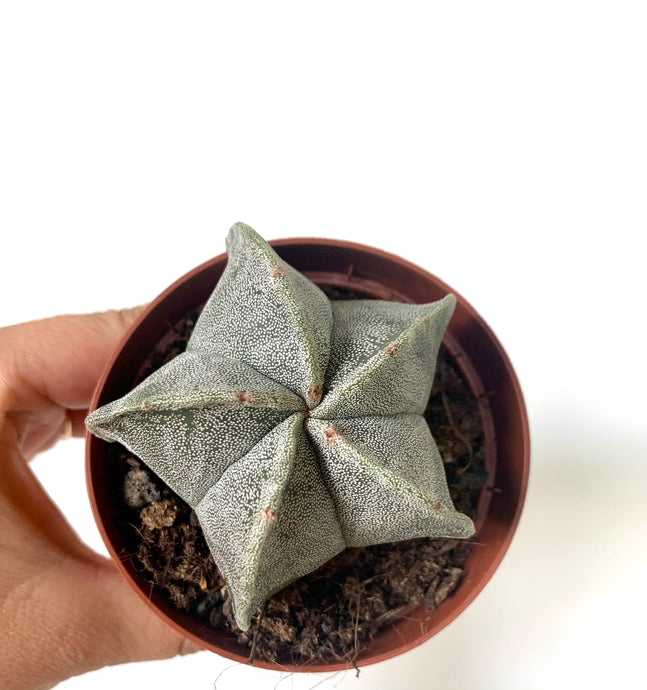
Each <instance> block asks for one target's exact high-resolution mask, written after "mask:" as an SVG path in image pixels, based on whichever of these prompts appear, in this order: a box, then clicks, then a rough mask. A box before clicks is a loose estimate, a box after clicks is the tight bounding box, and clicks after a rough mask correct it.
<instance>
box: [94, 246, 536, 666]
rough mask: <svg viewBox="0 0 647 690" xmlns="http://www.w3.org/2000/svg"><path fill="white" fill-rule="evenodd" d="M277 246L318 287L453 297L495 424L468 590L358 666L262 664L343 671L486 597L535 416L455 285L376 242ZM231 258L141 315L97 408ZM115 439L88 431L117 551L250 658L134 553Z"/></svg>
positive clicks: (410, 297) (165, 606) (132, 579)
mask: <svg viewBox="0 0 647 690" xmlns="http://www.w3.org/2000/svg"><path fill="white" fill-rule="evenodd" d="M270 244H271V245H272V246H273V247H274V249H275V250H276V251H277V253H278V254H279V255H280V256H281V257H282V258H283V259H284V260H285V261H287V262H288V263H289V264H291V265H292V266H294V268H296V269H297V270H299V271H301V272H302V273H304V274H305V275H306V276H307V277H308V278H310V279H311V280H312V281H313V282H315V283H317V284H318V285H329V286H334V287H337V288H344V289H349V290H353V291H355V292H358V293H362V294H363V295H365V296H366V297H367V298H370V299H387V300H393V301H401V302H409V303H426V302H432V301H435V300H438V299H440V298H442V297H443V296H445V295H446V294H447V293H449V292H452V293H453V294H454V295H456V299H457V304H456V310H455V312H454V315H453V317H452V319H451V321H450V323H449V327H448V330H447V332H446V334H445V337H444V339H443V345H444V347H445V348H446V349H447V351H448V352H449V353H450V354H451V355H452V356H453V358H454V360H455V362H456V364H457V366H458V367H459V369H460V371H461V373H462V374H463V377H464V378H465V380H466V381H467V383H468V385H469V387H470V388H471V390H472V392H473V393H474V395H475V396H476V397H477V399H478V403H479V408H480V412H481V417H482V420H483V428H484V445H485V466H486V469H487V471H488V479H487V483H486V485H485V486H484V487H483V488H482V489H481V491H480V494H479V499H478V512H477V518H476V521H475V524H476V529H477V532H476V535H475V536H474V540H475V541H477V542H478V544H479V546H478V548H473V549H472V550H471V552H470V554H469V556H468V558H467V561H466V562H465V566H464V575H463V579H462V582H461V583H460V585H459V586H458V588H457V590H456V591H455V592H454V593H453V594H452V595H451V596H450V597H449V598H448V599H447V600H445V601H444V602H443V603H442V604H441V605H440V606H439V607H438V608H437V609H435V610H434V611H427V610H426V609H425V608H424V607H423V606H421V605H420V606H416V607H413V606H412V610H410V611H408V612H407V615H406V618H400V619H397V620H395V621H393V622H392V623H391V624H390V625H389V626H388V627H387V628H385V629H384V630H383V631H382V632H381V633H379V634H378V635H376V637H375V638H374V639H373V640H371V641H370V643H368V645H367V646H366V647H365V648H364V649H362V650H361V651H360V653H359V655H358V656H357V658H356V659H355V660H354V664H353V663H351V662H342V661H337V660H331V661H330V662H329V663H316V664H308V665H295V664H293V663H290V661H289V660H285V663H283V660H281V659H280V660H279V661H280V662H281V663H280V664H278V663H276V664H274V663H269V662H265V661H262V660H255V661H254V665H256V666H258V667H261V668H268V669H275V670H281V671H307V672H320V671H337V670H342V669H347V668H352V667H353V665H358V666H364V665H367V664H372V663H376V662H378V661H383V660H385V659H389V658H391V657H393V656H396V655H398V654H401V653H403V652H406V651H408V650H410V649H412V648H413V647H416V646H417V645H419V644H421V643H423V642H425V641H426V640H428V639H429V638H431V637H432V636H433V635H435V634H436V633H437V632H439V631H440V630H442V628H444V627H445V626H446V625H448V624H449V623H450V622H451V621H452V620H454V619H455V618H456V617H457V616H458V615H459V614H460V613H461V612H462V611H464V610H465V608H466V607H467V606H469V604H470V603H471V602H472V601H473V600H474V599H475V598H476V596H477V595H478V594H479V592H481V590H482V589H483V587H484V586H485V585H486V583H487V582H488V580H489V579H490V578H491V577H492V575H493V574H494V572H495V571H496V569H497V568H498V566H499V564H500V563H501V560H502V559H503V556H504V555H505V553H506V551H507V549H508V547H509V545H510V542H511V540H512V537H513V535H514V532H515V530H516V527H517V524H518V522H519V518H520V515H521V510H522V507H523V503H524V498H525V494H526V487H527V483H528V471H529V462H530V442H529V430H528V420H527V416H526V410H525V405H524V401H523V397H522V394H521V389H520V386H519V383H518V381H517V377H516V375H515V373H514V370H513V368H512V365H511V364H510V361H509V359H508V357H507V355H506V354H505V352H504V350H503V348H502V347H501V345H500V343H499V341H498V340H497V338H496V336H495V335H494V333H493V332H492V331H491V330H490V328H489V327H488V326H487V324H486V323H485V322H484V321H483V319H482V318H481V317H480V316H479V315H478V314H477V313H476V311H475V310H474V309H473V308H472V307H471V306H470V304H469V303H468V302H467V301H466V300H465V299H464V298H463V297H461V296H460V295H459V294H458V293H457V292H456V291H455V290H453V289H452V288H450V287H449V286H448V285H446V284H445V283H444V282H442V281H441V280H439V279H438V278H436V277H435V276H433V275H431V274H430V273H428V272H426V271H424V270H423V269H421V268H420V267H418V266H416V265H414V264H412V263H409V262H408V261H405V260H403V259H401V258H399V257H397V256H394V255H392V254H387V253H386V252H383V251H380V250H378V249H374V248H372V247H369V246H365V245H361V244H356V243H352V242H343V241H339V240H327V239H318V238H295V239H282V240H275V241H273V242H270ZM226 263H227V256H226V254H221V255H219V256H217V257H215V258H214V259H212V260H210V261H207V262H206V263H204V264H202V265H201V266H198V267H197V268H195V269H194V270H193V271H190V272H189V273H187V274H186V275H185V276H183V277H182V278H180V279H179V280H177V281H176V282H175V283H174V284H173V285H171V286H170V287H169V288H168V289H167V290H165V291H164V292H163V293H162V294H161V295H159V297H157V298H156V299H155V300H154V301H153V302H151V304H149V305H148V306H147V307H146V309H145V310H144V311H143V312H142V313H141V314H140V316H139V318H138V319H137V321H136V322H135V323H134V324H133V325H132V327H131V328H130V330H129V332H128V333H127V334H126V335H125V336H124V338H123V340H122V342H121V343H120V345H119V346H118V348H117V349H116V350H115V352H114V354H113V355H112V357H111V359H110V361H109V362H108V364H107V366H106V369H105V371H104V372H103V375H102V377H101V379H100V381H99V384H98V386H97V389H96V391H95V393H94V397H93V400H92V404H91V410H94V409H96V408H97V407H99V406H101V405H103V404H105V403H107V402H109V401H111V400H114V399H116V398H119V397H121V396H122V395H124V394H125V393H127V392H128V391H129V390H131V389H132V387H133V384H134V382H135V380H136V378H137V376H138V373H139V372H140V370H141V369H142V367H143V365H144V364H145V362H146V360H147V359H148V357H149V356H150V354H151V353H152V352H153V351H154V350H155V349H157V348H159V346H160V344H162V343H164V342H168V341H169V339H170V338H172V337H173V328H172V326H173V324H176V323H177V322H179V321H180V320H181V319H183V318H184V317H185V315H186V314H187V312H188V311H190V310H191V309H199V308H200V307H201V306H202V305H203V304H204V303H205V302H206V300H207V299H208V297H209V295H210V294H211V292H212V291H213V289H214V287H215V285H216V283H217V281H218V279H219V277H220V275H221V274H222V272H223V270H224V268H225V265H226ZM107 447H108V444H107V443H105V442H104V441H102V440H100V439H98V438H97V437H94V436H91V435H90V434H87V436H86V474H87V485H88V493H89V496H90V502H91V505H92V510H93V512H94V516H95V519H96V522H97V525H98V527H99V531H100V532H101V535H102V537H103V540H104V542H105V544H106V547H107V549H108V551H109V553H110V556H111V557H112V559H113V560H114V562H115V564H116V566H117V568H118V569H119V570H120V571H121V573H122V575H123V576H124V577H125V578H126V579H127V581H128V582H129V583H130V585H131V586H132V587H133V589H134V590H135V591H136V592H137V593H138V594H139V596H140V597H141V599H142V601H144V602H145V603H146V605H148V606H150V607H151V608H152V609H153V610H154V611H155V612H156V613H157V614H158V615H159V616H160V617H161V618H162V619H164V620H165V621H166V622H167V623H168V624H169V625H171V626H172V627H173V628H174V629H175V630H177V631H178V632H179V633H181V634H182V635H184V636H185V637H187V638H189V639H190V640H192V641H193V642H195V643H196V644H198V645H200V646H202V647H204V648H205V649H208V650H211V651H213V652H216V653H217V654H220V655H221V656H224V657H227V658H229V659H233V660H235V661H240V662H243V663H246V662H247V660H248V653H246V650H245V649H244V648H243V647H242V646H241V645H240V644H239V643H238V642H237V640H236V638H235V637H234V636H233V635H230V634H227V633H226V632H224V631H220V630H214V629H211V628H209V627H208V626H206V625H205V624H204V623H202V622H201V621H199V620H197V619H196V618H194V617H192V616H190V615H189V614H187V613H183V612H181V611H179V610H178V609H176V608H175V607H174V606H173V605H172V604H171V603H170V602H169V601H167V600H166V599H165V598H163V597H162V596H161V595H160V594H158V593H157V592H156V591H155V589H153V591H151V585H150V583H149V582H148V581H147V580H145V578H144V577H143V575H142V574H141V573H140V572H139V571H138V570H137V569H136V568H135V566H134V565H133V564H132V562H131V561H130V559H124V558H123V554H124V553H128V544H129V540H130V539H131V536H130V532H129V531H128V527H127V526H125V525H124V524H123V522H122V521H120V520H119V519H117V517H116V515H117V513H118V509H117V506H116V501H117V500H118V498H116V496H118V494H116V493H115V487H114V483H115V482H114V477H113V476H111V473H112V474H114V472H113V470H112V467H111V463H110V462H109V458H108V456H107V453H106V450H107Z"/></svg>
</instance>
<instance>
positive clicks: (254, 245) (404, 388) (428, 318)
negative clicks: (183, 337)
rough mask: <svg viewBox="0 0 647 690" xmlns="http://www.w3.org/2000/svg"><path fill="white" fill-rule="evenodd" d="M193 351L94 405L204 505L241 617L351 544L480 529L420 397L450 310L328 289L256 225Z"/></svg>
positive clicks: (235, 234)
mask: <svg viewBox="0 0 647 690" xmlns="http://www.w3.org/2000/svg"><path fill="white" fill-rule="evenodd" d="M227 250H228V254H229V260H228V263H227V267H226V269H225V271H224V273H223V274H222V276H221V278H220V280H219V282H218V284H217V286H216V288H215V290H214V292H213V294H212V295H211V297H210V298H209V301H208V302H207V304H206V306H205V308H204V310H203V312H202V314H201V316H200V318H199V319H198V321H197V323H196V326H195V330H194V332H193V335H192V336H191V338H190V340H189V343H188V346H187V349H186V352H184V353H182V354H180V355H178V356H177V357H176V358H175V359H173V360H172V361H171V362H169V363H168V364H166V365H164V366H163V367H161V368H160V369H159V370H157V371H156V372H155V373H153V374H151V375H150V376H149V377H148V378H147V379H146V380H145V381H143V382H142V383H141V384H140V385H139V386H137V387H136V388H135V389H134V390H132V391H131V392H130V393H128V394H127V395H125V396H124V397H123V398H120V399H119V400H115V401H114V402H111V403H109V404H107V405H104V406H103V407H101V408H99V409H98V410H96V411H95V412H93V413H92V414H90V415H89V416H88V418H87V419H86V425H87V428H88V429H89V430H90V431H91V432H92V433H93V434H96V435H97V436H99V437H100V438H102V439H104V440H106V441H118V442H120V443H122V444H123V445H124V446H126V447H127V448H128V449H129V450H130V451H132V452H133V453H134V454H135V455H137V456H138V457H139V458H140V459H141V460H142V461H143V462H144V463H145V464H146V465H148V467H150V468H151V469H152V470H153V471H154V472H155V473H156V474H157V475H158V476H159V477H160V478H161V479H162V480H163V481H164V482H166V483H167V484H168V485H169V486H170V487H171V488H172V489H173V490H174V491H175V492H177V493H178V494H179V495H180V496H181V497H182V498H183V499H184V500H185V501H187V502H188V503H189V504H190V505H191V506H192V507H193V509H194V510H195V513H196V515H197V517H198V520H199V521H200V524H201V526H202V529H203V531H204V535H205V537H206V540H207V543H208V545H209V548H210V550H211V553H212V554H213V557H214V559H215V562H216V565H217V566H218V568H219V570H220V572H221V574H222V576H223V577H224V579H225V581H226V583H227V585H228V587H229V590H230V594H231V597H232V601H233V606H234V614H235V617H236V622H237V623H238V625H239V626H240V628H241V629H242V630H246V629H247V628H248V627H249V625H250V622H251V618H252V616H253V614H254V612H255V611H256V610H257V609H258V608H259V607H260V606H262V605H263V603H264V601H265V600H266V599H267V597H269V596H270V595H271V594H273V593H274V592H276V591H278V590H279V589H281V588H283V587H284V586H285V585H287V584H289V583H290V582H292V581H294V580H296V579H297V578H299V577H301V576H303V575H306V574H307V573H310V572H312V571H313V570H315V569H316V568H318V567H319V566H320V565H322V564H323V563H325V562H326V561H328V560H329V559H330V558H332V557H333V556H334V555H335V554H337V553H339V552H340V551H341V550H342V549H344V548H345V547H346V546H355V547H356V546H367V545H370V544H379V543H383V542H392V541H400V540H404V539H411V538H414V537H429V536H432V537H454V538H463V537H469V536H470V535H471V534H473V532H474V527H473V525H472V521H471V520H470V519H469V518H468V517H467V516H465V515H463V514H462V513H459V512H457V511H456V510H455V509H454V506H453V505H452V502H451V498H450V495H449V490H448V488H447V482H446V478H445V472H444V468H443V463H442V460H441V457H440V455H439V452H438V449H437V448H436V444H435V442H434V440H433V438H432V436H431V433H430V431H429V427H428V426H427V423H426V421H425V419H424V417H423V416H422V415H423V412H424V409H425V406H426V404H427V400H428V398H429V394H430V391H431V386H432V382H433V377H434V369H435V364H436V358H437V354H438V348H439V346H440V342H441V339H442V336H443V332H444V330H445V328H446V326H447V323H448V321H449V319H450V317H451V315H452V312H453V310H454V304H455V298H454V297H453V295H448V296H447V297H445V298H444V299H442V300H440V301H438V302H433V303H431V304H421V305H414V304H401V303H396V302H385V301H380V300H351V301H335V300H329V299H328V298H327V297H326V295H325V294H324V293H323V292H322V291H321V290H320V289H319V288H318V287H317V286H316V285H314V283H312V282H311V281H310V280H308V279H307V278H306V277H305V276H304V275H302V274H301V273H299V272H298V271H296V270H295V269H294V268H292V267H291V266H289V265H288V264H287V263H285V261H283V260H282V259H281V258H280V257H279V256H278V255H277V254H276V252H275V251H274V250H273V249H272V248H271V247H270V246H269V245H268V244H267V243H266V242H265V241H264V240H263V239H262V238H261V237H260V236H259V235H258V234H257V233H256V232H255V231H254V230H252V229H251V228H250V227H248V226H246V225H243V224H240V223H239V224H236V225H234V226H233V227H232V228H231V230H230V232H229V235H228V237H227Z"/></svg>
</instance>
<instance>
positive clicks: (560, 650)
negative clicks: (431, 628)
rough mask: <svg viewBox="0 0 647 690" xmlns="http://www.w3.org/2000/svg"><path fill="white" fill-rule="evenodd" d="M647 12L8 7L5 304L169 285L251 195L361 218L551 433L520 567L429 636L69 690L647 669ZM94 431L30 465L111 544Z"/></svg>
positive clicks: (96, 679) (315, 219) (343, 225)
mask: <svg viewBox="0 0 647 690" xmlns="http://www.w3.org/2000/svg"><path fill="white" fill-rule="evenodd" d="M646 35H647V22H646V14H645V6H644V3H642V2H623V1H622V0H614V1H613V2H611V1H609V2H595V1H594V0H589V1H587V2H574V1H569V0H559V1H556V2H553V1H551V0H545V1H544V2H534V3H533V2H450V3H436V4H434V3H429V2H424V3H422V2H421V3H410V2H400V3H383V2H370V3H368V2H366V3H356V2H349V1H346V2H341V3H337V2H326V3H318V4H314V3H306V2H299V3H296V2H295V3H282V2H267V3H258V4H250V3H246V2H231V3H226V4H224V3H215V2H210V3H195V2H182V3H179V2H178V3H168V2H160V1H157V2H154V3H143V2H135V1H133V0H128V2H117V1H114V0H113V2H110V3H96V2H90V3H88V2H78V3H73V2H64V1H61V2H55V3H54V2H43V3H33V2H27V1H22V2H11V1H8V2H5V3H3V4H2V6H1V9H0V233H1V235H0V236H1V244H0V246H1V247H2V257H3V261H2V270H0V295H1V297H0V300H1V301H0V325H4V324H8V323H12V322H17V321H23V320H28V319H32V318H38V317H42V316H47V315H52V314H55V313H59V312H82V311H93V310H100V309H105V308H109V307H113V306H129V305H134V304H138V303H142V302H145V301H148V300H150V299H151V298H153V297H154V296H155V295H157V294H158V293H159V292H161V291H162V290H163V289H164V288H165V287H166V286H167V285H168V284H170V283H171V282H172V281H173V280H174V279H175V278H177V277H178V276H180V275H182V274H183V273H185V272H186V271H187V270H189V269H191V268H193V267H194V266H195V265H197V264H199V263H201V262H203V261H205V260H206V259H208V258H210V257H212V256H214V255H215V254H218V253H220V252H221V251H223V250H224V236H225V234H226V232H227V229H228V228H229V226H230V225H231V224H232V223H233V222H235V221H238V220H242V221H244V222H246V223H249V224H250V225H252V226H253V227H254V228H256V229H257V230H258V231H259V232H260V233H261V234H262V235H263V236H264V237H265V238H266V239H273V238H278V237H288V236H298V235H311V236H324V237H338V238H344V239H351V240H355V241H359V242H364V243H368V244H372V245H375V246H377V247H380V248H383V249H386V250H388V251H391V252H394V253H396V254H399V255H401V256H403V257H405V258H407V259H409V260H412V261H414V262H417V263H418V264H420V265H421V266H423V267H424V268H426V269H428V270H430V271H431V272H433V273H436V274H437V275H439V276H440V277H441V278H443V279H444V280H445V281H447V282H448V283H449V284H450V285H452V286H453V287H454V288H455V289H456V290H458V291H459V292H461V293H462V294H463V295H464V296H465V297H466V298H467V299H468V300H470V301H471V302H472V304H473V305H474V306H475V307H476V308H477V310H478V311H479V312H480V313H481V314H482V315H483V316H484V318H485V319H486V320H487V321H488V322H489V324H490V325H491V326H492V327H493V329H494V330H495V332H496V333H497V334H498V336H499V338H500V340H501V341H502V343H503V344H504V346H505V347H506V349H507V350H508V352H509V354H510V356H511V359H512V361H513V363H514V365H515V367H516V369H517V372H518V375H519V378H520V380H521V383H522V386H523V389H524V392H525V395H526V398H527V404H528V409H529V414H530V419H531V426H532V433H533V456H532V476H531V484H530V490H529V495H528V500H527V504H526V509H525V513H524V516H523V519H522V522H521V525H520V528H519V531H518V533H517V536H516V539H515V541H514V543H513V545H512V547H511V549H510V551H509V553H508V556H507V557H506V559H505V561H504V564H503V565H502V567H501V568H500V570H499V572H498V573H497V575H496V576H495V577H494V579H493V580H492V582H491V583H490V584H489V585H488V587H487V588H486V590H485V591H484V592H483V593H482V595H481V596H480V597H479V599H478V600H477V601H476V602H475V603H474V604H473V605H472V606H471V607H470V608H469V609H468V610H467V611H466V612H465V613H464V614H463V615H462V616H461V617H460V618H459V619H458V620H457V621H455V622H454V623H453V624H452V625H451V626H449V628H447V629H446V630H445V631H443V632H442V633H441V634H439V635H438V636H437V637H435V638H434V639H432V640H431V641H429V642H428V643H427V644H425V645H423V646H422V647H420V648H418V649H417V650H415V651H413V652H410V653H409V654H406V655H404V656H402V657H400V658H398V659H395V660H392V661H389V662H386V663H383V664H380V665H378V666H374V667H367V668H365V669H363V670H362V673H361V676H360V678H359V680H356V679H355V678H354V676H353V674H351V673H349V674H346V675H345V676H344V674H338V675H336V676H334V677H332V678H329V677H316V676H299V677H295V676H292V677H289V678H283V679H282V677H281V676H279V675H278V674H274V673H268V672H265V671H260V670H257V669H250V668H247V667H245V666H232V665H231V664H230V663H229V662H225V661H222V660H221V659H220V658H218V657H216V656H214V655H211V654H209V653H206V652H205V653H201V654H198V655H196V656H193V657H187V658H183V659H175V660H171V661H165V662H154V663H153V662H151V663H148V664H139V665H129V666H122V667H116V668H110V669H103V670H100V671H98V672H95V673H93V674H90V675H88V676H85V677H81V678H76V679H71V680H69V681H67V682H64V683H63V684H61V686H60V687H61V688H64V689H65V690H76V689H80V688H89V687H92V688H94V689H97V690H98V689H100V688H115V687H123V688H131V687H132V688H135V687H155V688H156V690H164V689H166V688H169V689H173V690H175V689H176V688H179V687H185V686H186V687H191V688H192V689H193V688H194V689H196V690H207V689H210V688H212V687H213V685H214V680H215V679H216V677H217V676H218V674H219V673H220V672H221V671H222V670H223V669H226V671H225V672H224V673H223V675H222V676H221V677H220V679H219V680H218V684H217V687H218V688H219V689H220V690H227V689H228V688H241V687H245V686H246V685H249V686H250V687H258V688H273V687H276V685H277V683H278V682H279V680H281V683H280V684H279V685H278V687H279V688H291V687H294V688H310V687H314V686H315V685H317V683H321V684H320V685H318V686H317V687H320V688H332V687H341V688H357V689H358V690H359V689H363V688H393V687H401V688H432V687H433V688H477V689H481V688H484V689H485V688H497V689H507V688H510V689H517V688H542V689H543V688H546V687H551V688H571V687H587V688H608V687H617V686H622V685H623V684H625V685H626V686H628V687H636V686H637V685H638V684H639V683H640V681H641V680H644V670H643V667H644V646H643V643H644V620H645V616H646V615H647V606H646V600H645V575H646V571H647V553H646V549H645V542H646V529H645V528H646V527H647V509H646V501H645V495H646V493H647V471H646V466H645V463H646V460H647V438H646V437H647V433H646V424H645V422H646V414H645V413H646V405H645V392H644V388H645V385H646V384H647V380H646V379H647V377H646V375H645V373H646V365H645V335H646V333H645V330H646V329H645V326H644V319H645V281H644V278H643V275H644V267H645V250H644V245H643V236H644V234H645V229H646V221H647V207H646V189H647V135H646V132H647V97H646V76H647V75H646V72H647V69H646V66H647V40H646V38H645V36H646ZM0 356H1V353H0ZM82 455H83V444H82V442H81V441H70V442H67V443H66V444H64V445H61V444H59V446H58V447H57V448H56V449H55V450H54V451H51V452H50V453H49V454H48V456H47V457H42V458H40V459H39V460H37V461H36V464H35V467H36V470H37V473H38V475H39V476H40V478H41V479H42V481H43V482H44V483H45V486H46V487H47V489H48V490H49V491H50V492H51V494H52V495H53V496H54V497H55V498H56V500H58V501H59V502H60V504H61V505H62V507H63V509H64V511H65V513H66V514H67V515H68V516H69V518H70V520H71V521H72V523H73V524H74V525H75V527H76V528H77V529H78V531H79V532H80V533H81V535H82V536H83V538H84V539H86V540H87V541H89V542H90V543H91V544H93V545H94V546H95V547H96V548H98V549H101V548H102V547H101V545H100V543H99V538H98V535H97V533H96V531H95V528H94V525H93V523H92V518H91V515H90V512H89V507H88V503H87V498H86V495H85V488H84V479H83V460H82ZM63 469H64V471H62V470H63ZM187 679H188V680H187Z"/></svg>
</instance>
